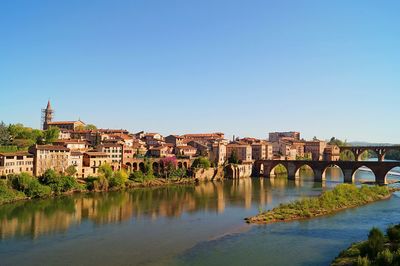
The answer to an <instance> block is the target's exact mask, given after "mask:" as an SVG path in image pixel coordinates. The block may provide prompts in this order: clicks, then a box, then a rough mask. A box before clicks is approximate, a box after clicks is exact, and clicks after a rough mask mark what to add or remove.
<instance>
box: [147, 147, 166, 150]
mask: <svg viewBox="0 0 400 266" xmlns="http://www.w3.org/2000/svg"><path fill="white" fill-rule="evenodd" d="M162 149H168V147H167V146H158V147H152V148H150V149H149V150H155V151H157V150H162Z"/></svg>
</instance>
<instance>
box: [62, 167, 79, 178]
mask: <svg viewBox="0 0 400 266" xmlns="http://www.w3.org/2000/svg"><path fill="white" fill-rule="evenodd" d="M77 172H78V171H77V170H76V167H75V166H73V165H70V166H68V167H67V169H65V173H66V174H67V175H69V176H75V174H76V173H77Z"/></svg>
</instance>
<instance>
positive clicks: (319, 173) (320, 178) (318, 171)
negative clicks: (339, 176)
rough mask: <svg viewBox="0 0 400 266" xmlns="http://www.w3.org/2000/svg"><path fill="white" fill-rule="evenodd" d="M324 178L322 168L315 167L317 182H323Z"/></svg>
mask: <svg viewBox="0 0 400 266" xmlns="http://www.w3.org/2000/svg"><path fill="white" fill-rule="evenodd" d="M323 179H324V177H323V172H322V170H321V169H314V181H315V182H322V181H323Z"/></svg>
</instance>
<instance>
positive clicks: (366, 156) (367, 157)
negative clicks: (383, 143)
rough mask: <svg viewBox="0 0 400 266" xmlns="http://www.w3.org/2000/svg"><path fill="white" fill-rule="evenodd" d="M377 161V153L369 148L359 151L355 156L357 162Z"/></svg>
mask: <svg viewBox="0 0 400 266" xmlns="http://www.w3.org/2000/svg"><path fill="white" fill-rule="evenodd" d="M356 156H357V155H356ZM372 159H373V160H372ZM378 160H379V154H378V153H377V151H376V150H374V149H369V148H365V149H361V150H360V152H359V154H358V156H357V161H378Z"/></svg>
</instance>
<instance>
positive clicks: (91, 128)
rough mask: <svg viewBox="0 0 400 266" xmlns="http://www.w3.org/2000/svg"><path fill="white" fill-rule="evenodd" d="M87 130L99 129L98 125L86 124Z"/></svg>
mask: <svg viewBox="0 0 400 266" xmlns="http://www.w3.org/2000/svg"><path fill="white" fill-rule="evenodd" d="M85 129H86V130H97V127H96V126H95V125H93V124H88V125H86V126H85Z"/></svg>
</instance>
